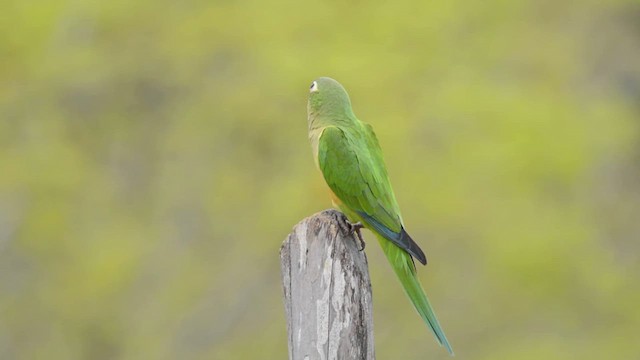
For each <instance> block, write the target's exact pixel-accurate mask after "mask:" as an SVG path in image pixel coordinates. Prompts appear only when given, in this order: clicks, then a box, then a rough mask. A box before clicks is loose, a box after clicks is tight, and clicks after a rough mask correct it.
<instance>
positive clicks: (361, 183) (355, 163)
mask: <svg viewBox="0 0 640 360" xmlns="http://www.w3.org/2000/svg"><path fill="white" fill-rule="evenodd" d="M366 126H368V125H365V129H363V130H364V131H363V132H362V133H357V132H355V131H353V133H347V131H352V130H350V129H342V128H339V127H336V126H328V127H326V128H325V129H324V130H323V131H322V134H321V135H320V139H319V140H318V165H319V166H320V170H321V171H322V174H323V176H324V179H325V181H326V182H327V184H328V185H329V187H330V188H331V190H332V191H333V192H334V193H335V194H336V196H337V197H338V198H339V199H340V200H341V201H342V202H343V204H344V205H346V206H347V207H349V209H351V210H352V211H354V212H356V213H357V214H358V215H360V217H362V219H363V220H364V222H365V224H366V225H369V227H370V228H371V229H372V230H374V231H376V232H377V233H379V234H380V235H381V236H383V237H384V238H385V239H387V240H389V241H391V242H393V243H394V244H396V245H397V246H398V247H400V248H402V249H404V250H405V251H407V252H408V253H409V254H411V255H413V256H414V257H415V258H416V259H418V261H420V262H421V263H423V264H425V263H426V257H425V255H424V253H423V252H422V250H421V249H420V247H418V245H417V244H416V243H415V242H414V241H413V240H412V239H411V237H409V235H408V234H407V232H406V231H405V230H404V227H403V226H402V220H401V217H400V212H399V210H398V205H397V202H396V199H395V196H394V194H393V190H392V189H391V184H390V182H389V178H388V176H387V172H386V169H385V166H384V162H383V160H382V151H381V150H380V146H379V145H378V141H377V140H376V138H375V135H374V134H373V132H372V131H371V129H370V128H367V127H366Z"/></svg>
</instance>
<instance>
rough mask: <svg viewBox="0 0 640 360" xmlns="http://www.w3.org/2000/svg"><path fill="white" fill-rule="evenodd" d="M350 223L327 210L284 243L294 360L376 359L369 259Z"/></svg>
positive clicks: (284, 280)
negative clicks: (351, 232) (347, 224)
mask: <svg viewBox="0 0 640 360" xmlns="http://www.w3.org/2000/svg"><path fill="white" fill-rule="evenodd" d="M345 220H346V218H345V217H344V215H343V214H342V213H340V212H338V211H336V210H325V211H322V212H320V213H317V214H315V215H313V216H311V217H308V218H306V219H304V220H302V221H301V222H300V223H298V224H297V225H296V226H295V227H294V228H293V232H292V233H291V234H289V236H288V237H287V239H286V240H285V241H284V243H283V244H282V247H281V249H280V261H281V270H282V283H283V287H284V302H285V310H286V316H287V332H288V339H289V359H293V360H299V359H300V360H315V359H319V360H326V359H329V360H333V359H341V360H342V359H358V360H360V359H367V360H369V359H375V355H374V347H373V313H372V299H371V281H370V279H369V272H368V269H367V258H366V256H365V253H364V251H360V250H359V246H360V243H359V240H358V239H357V238H356V237H355V235H354V234H350V233H349V231H348V230H346V227H345V226H344V225H345V222H344V221H345Z"/></svg>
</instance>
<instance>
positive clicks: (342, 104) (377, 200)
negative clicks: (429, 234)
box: [307, 77, 453, 355]
mask: <svg viewBox="0 0 640 360" xmlns="http://www.w3.org/2000/svg"><path fill="white" fill-rule="evenodd" d="M307 112H308V121H309V140H310V141H311V147H312V149H313V155H314V159H315V162H316V165H317V167H318V168H319V169H320V171H321V172H322V175H323V176H324V179H325V181H326V183H327V185H329V188H330V189H331V192H332V194H331V195H332V198H333V203H334V205H335V206H337V207H338V208H339V209H340V210H341V211H342V212H343V213H345V215H346V216H347V218H348V219H349V221H350V222H352V223H361V224H362V225H364V227H366V228H368V229H369V230H371V231H372V232H373V233H374V234H375V235H376V237H377V238H378V242H379V243H380V246H381V247H382V250H383V251H384V253H385V255H386V257H387V259H388V260H389V262H390V263H391V266H392V267H393V270H394V271H395V273H396V275H397V276H398V279H400V282H401V283H402V286H403V288H404V290H405V292H406V294H407V295H408V297H409V299H410V300H411V302H412V303H413V306H414V307H415V308H416V310H417V311H418V313H419V314H420V316H421V317H422V319H423V320H424V322H425V323H426V324H427V325H429V328H430V329H431V331H432V332H433V334H434V335H435V337H436V339H437V340H438V342H439V343H440V345H443V346H445V347H446V349H447V350H448V351H449V353H450V354H452V355H453V350H452V349H451V345H449V341H448V340H447V337H446V336H445V334H444V331H443V330H442V328H441V327H440V324H439V323H438V319H437V318H436V314H435V313H434V311H433V309H432V308H431V305H430V304H429V300H428V299H427V296H426V294H425V292H424V290H423V289H422V286H421V285H420V282H419V281H418V278H417V273H416V267H415V263H414V261H413V258H416V259H417V260H418V261H420V262H421V263H422V264H426V263H427V259H426V257H425V255H424V253H423V252H422V250H421V249H420V247H419V246H418V244H416V243H415V242H414V241H413V240H412V239H411V237H410V236H409V234H407V232H406V231H405V228H404V224H403V222H402V217H401V216H400V209H399V207H398V203H397V201H396V197H395V195H394V194H393V189H392V188H391V183H390V182H389V177H388V175H387V170H386V168H385V164H384V161H383V159H382V151H381V149H380V145H379V144H378V140H377V139H376V135H375V134H374V132H373V129H372V128H371V125H369V124H367V123H364V122H362V121H360V120H358V118H356V116H355V115H354V113H353V110H352V109H351V100H350V99H349V95H348V94H347V91H346V90H345V89H344V87H343V86H342V85H340V83H338V82H337V81H335V80H333V79H331V78H327V77H322V78H319V79H317V80H315V81H314V82H313V83H312V84H311V88H310V92H309V101H308V104H307Z"/></svg>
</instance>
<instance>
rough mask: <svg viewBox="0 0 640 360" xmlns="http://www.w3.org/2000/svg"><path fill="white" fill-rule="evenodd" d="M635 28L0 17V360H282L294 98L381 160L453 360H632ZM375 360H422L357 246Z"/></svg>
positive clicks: (126, 0)
mask: <svg viewBox="0 0 640 360" xmlns="http://www.w3.org/2000/svg"><path fill="white" fill-rule="evenodd" d="M639 24H640V6H639V5H638V3H637V2H633V3H632V2H629V3H626V2H624V1H610V2H603V1H599V0H598V1H596V0H591V1H581V2H571V1H566V2H563V1H533V0H532V1H524V2H523V1H498V0H492V1H463V0H460V1H446V0H442V1H412V2H405V1H397V2H391V1H389V2H383V1H311V2H306V1H298V0H296V1H275V2H266V1H258V0H254V1H215V0H214V1H150V0H142V1H131V0H115V1H97V0H94V1H91V0H88V1H64V0H49V1H22V0H20V1H18V0H9V1H5V2H3V3H2V5H1V6H0V358H1V359H136V360H138V359H283V358H286V356H287V355H286V354H287V347H286V334H285V331H286V330H285V322H284V310H283V306H282V299H281V295H282V290H281V285H280V275H279V262H278V250H279V247H280V244H281V242H282V240H283V239H284V238H285V236H286V235H287V233H288V232H289V231H290V229H291V227H292V226H293V225H294V224H295V223H296V222H298V221H299V220H300V219H302V218H303V217H305V216H308V215H310V214H312V213H314V212H316V211H319V210H322V209H324V208H327V207H329V206H330V201H329V196H328V193H327V191H326V189H325V187H324V185H323V182H322V179H321V177H320V175H319V173H318V172H317V171H316V170H315V168H314V165H313V161H312V157H311V151H310V147H309V144H308V140H307V123H306V96H307V92H308V87H309V84H310V82H311V81H312V80H313V79H314V78H315V77H318V76H331V77H334V78H336V79H338V80H339V81H341V82H342V83H343V84H344V85H345V86H346V87H347V89H348V90H349V91H350V94H351V98H352V100H353V104H354V108H355V111H356V114H358V116H359V117H360V118H362V119H364V120H365V121H367V122H369V123H371V124H372V125H373V126H374V128H375V130H376V131H377V134H378V137H379V139H380V142H381V144H382V147H383V150H384V152H385V156H386V160H387V163H388V168H389V172H390V175H391V179H392V182H393V185H394V187H395V190H396V195H397V197H398V199H399V202H400V205H401V208H402V209H403V215H404V219H405V222H406V225H407V228H408V229H409V231H410V233H411V234H412V235H413V237H414V238H415V239H416V240H417V241H418V242H419V243H420V244H421V245H422V247H423V249H425V251H426V253H427V255H428V257H429V260H430V263H429V265H428V266H427V267H421V268H420V275H421V279H422V282H423V283H424V286H425V288H426V289H427V290H428V293H429V294H430V297H431V300H432V302H433V304H434V306H435V308H436V311H437V313H438V315H439V317H440V321H441V323H442V324H443V326H444V328H445V330H446V332H447V334H448V337H449V339H450V341H451V343H452V345H453V347H454V349H455V350H456V354H457V358H458V359H638V358H640V341H639V340H638V336H639V335H640V256H639V255H638V253H639V252H640V245H639V244H640V120H639V119H640V105H639V104H640V26H639ZM366 237H367V238H368V239H369V243H370V245H369V246H368V247H367V255H368V256H369V264H370V271H371V275H372V282H373V292H374V316H375V317H374V318H375V340H376V353H377V355H378V358H379V359H446V358H447V356H446V352H445V351H444V350H443V349H442V348H439V347H438V346H437V344H436V342H435V340H434V339H433V337H432V335H431V334H430V333H429V331H428V330H427V329H426V327H425V326H424V324H423V323H421V321H420V320H419V318H418V316H417V315H416V314H415V313H414V311H413V309H411V307H410V306H409V303H408V301H407V300H406V299H405V298H404V295H403V294H402V293H401V289H400V287H399V285H398V284H397V282H396V281H395V278H394V275H393V274H392V272H391V271H390V268H389V266H388V265H387V263H386V262H385V260H384V259H383V257H382V255H381V252H380V250H379V249H378V247H377V245H376V244H375V240H373V238H372V237H371V236H370V234H367V235H366Z"/></svg>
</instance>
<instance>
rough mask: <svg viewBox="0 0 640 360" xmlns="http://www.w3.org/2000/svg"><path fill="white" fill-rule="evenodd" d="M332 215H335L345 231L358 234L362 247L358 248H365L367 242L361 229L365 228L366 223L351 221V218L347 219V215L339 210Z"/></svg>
mask: <svg viewBox="0 0 640 360" xmlns="http://www.w3.org/2000/svg"><path fill="white" fill-rule="evenodd" d="M332 215H333V216H334V217H335V219H336V220H337V223H338V225H339V226H340V229H342V231H343V232H344V233H346V234H349V235H351V234H354V233H355V234H356V236H357V237H358V240H359V241H360V245H361V248H360V249H358V250H360V251H362V250H364V247H365V242H364V238H363V237H362V233H361V232H360V230H361V229H362V228H364V225H362V223H361V222H359V221H358V222H356V223H352V222H351V221H349V219H347V217H346V215H344V214H343V213H340V212H337V211H335V212H334V214H332Z"/></svg>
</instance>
